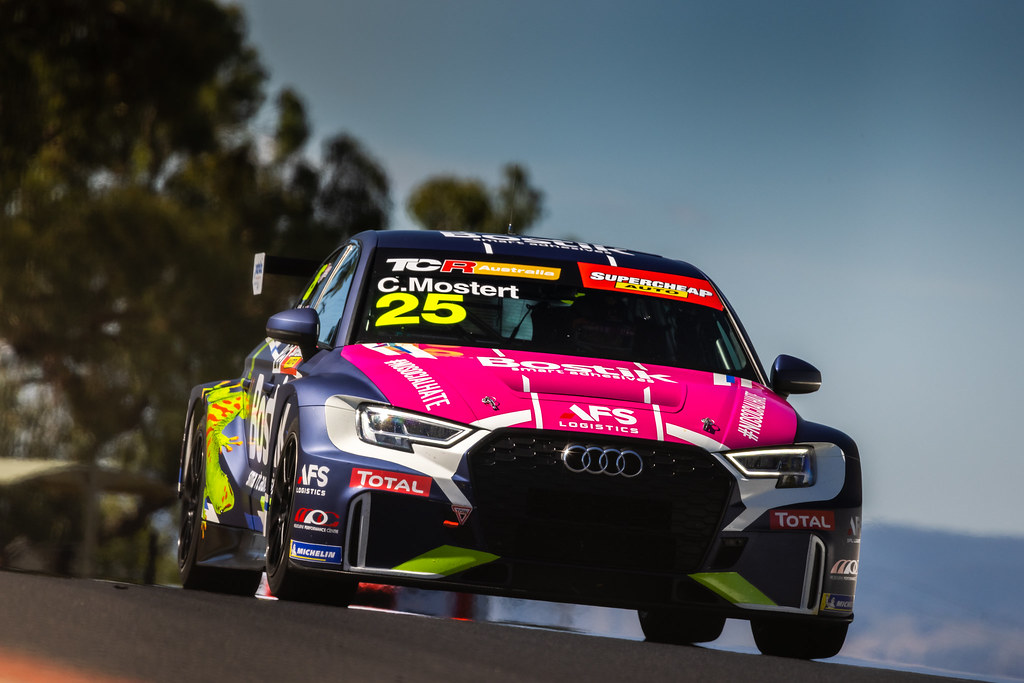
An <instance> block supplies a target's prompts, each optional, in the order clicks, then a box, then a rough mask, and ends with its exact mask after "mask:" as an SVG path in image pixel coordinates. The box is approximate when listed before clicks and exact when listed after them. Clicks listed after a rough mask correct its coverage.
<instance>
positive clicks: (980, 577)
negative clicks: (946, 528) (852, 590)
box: [842, 525, 1024, 680]
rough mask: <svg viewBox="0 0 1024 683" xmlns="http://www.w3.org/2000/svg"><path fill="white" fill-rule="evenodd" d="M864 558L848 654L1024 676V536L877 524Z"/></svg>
mask: <svg viewBox="0 0 1024 683" xmlns="http://www.w3.org/2000/svg"><path fill="white" fill-rule="evenodd" d="M1022 532H1024V528H1022ZM860 560H861V561H860V575H859V577H858V583H857V600H856V604H855V605H854V612H855V614H856V618H855V620H854V623H853V626H852V627H851V629H850V635H849V638H848V639H847V644H846V647H844V648H843V652H842V656H844V657H851V658H857V659H864V660H868V661H877V662H885V663H891V664H909V665H921V666H927V667H929V668H936V669H945V670H950V671H963V672H967V673H973V674H979V675H983V676H993V677H1004V678H1016V679H1021V680H1024V590H1022V580H1024V538H1021V537H985V536H967V535H962V534H953V533H947V532H941V531H924V530H920V529H912V528H907V527H899V526H890V525H871V526H866V528H865V529H864V532H863V541H862V543H861V554H860Z"/></svg>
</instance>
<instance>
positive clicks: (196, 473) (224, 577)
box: [178, 414, 261, 596]
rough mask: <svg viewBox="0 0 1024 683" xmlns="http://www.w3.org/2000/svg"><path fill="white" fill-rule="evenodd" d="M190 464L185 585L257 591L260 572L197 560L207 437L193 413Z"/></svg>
mask: <svg viewBox="0 0 1024 683" xmlns="http://www.w3.org/2000/svg"><path fill="white" fill-rule="evenodd" d="M189 449H190V455H189V458H188V464H187V465H185V464H184V463H183V472H182V487H181V516H180V520H179V524H178V575H179V576H180V577H181V585H182V587H183V588H188V589H191V590H203V591H212V592H214V593H230V594H232V595H249V596H251V595H254V594H255V593H256V589H257V588H259V585H260V578H261V577H260V572H250V571H244V570H240V569H222V568H220V567H203V566H201V565H199V564H198V562H197V559H196V558H197V557H198V555H199V542H200V540H201V538H202V534H203V524H204V522H203V501H204V500H205V498H206V480H205V477H206V437H205V436H204V434H203V429H202V425H201V424H200V423H199V421H198V418H197V416H196V415H195V414H193V416H192V419H191V421H190V426H189Z"/></svg>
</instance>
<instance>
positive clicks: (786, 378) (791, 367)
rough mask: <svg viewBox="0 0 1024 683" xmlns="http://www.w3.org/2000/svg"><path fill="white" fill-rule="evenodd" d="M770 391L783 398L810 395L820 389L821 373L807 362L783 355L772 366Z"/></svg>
mask: <svg viewBox="0 0 1024 683" xmlns="http://www.w3.org/2000/svg"><path fill="white" fill-rule="evenodd" d="M771 383H772V390H773V391H775V393H776V394H780V395H781V396H782V397H783V398H785V397H786V396H789V395H790V394H810V393H812V392H815V391H817V390H818V389H819V388H821V372H820V371H819V370H818V368H816V367H814V366H813V365H811V364H810V363H808V362H807V361H803V360H800V359H799V358H794V357H793V356H787V355H785V354H783V355H781V356H779V357H778V358H776V359H775V363H773V364H772V376H771Z"/></svg>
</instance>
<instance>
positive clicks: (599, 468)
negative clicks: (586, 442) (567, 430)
mask: <svg viewBox="0 0 1024 683" xmlns="http://www.w3.org/2000/svg"><path fill="white" fill-rule="evenodd" d="M562 463H563V464H565V466H566V467H567V468H568V469H569V471H571V472H589V473H590V474H610V475H612V476H614V475H619V474H621V475H622V476H623V477H635V476H636V475H638V474H640V473H641V472H642V471H643V469H644V461H643V458H641V457H640V454H639V453H637V452H636V451H631V450H629V449H626V450H619V449H618V448H601V447H600V446H581V445H579V444H572V445H570V446H566V447H565V450H563V451H562Z"/></svg>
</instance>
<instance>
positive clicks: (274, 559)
mask: <svg viewBox="0 0 1024 683" xmlns="http://www.w3.org/2000/svg"><path fill="white" fill-rule="evenodd" d="M297 412H298V411H297V410H289V411H286V412H285V414H288V413H291V414H292V415H295V414H296V413H297ZM298 426H299V424H298V417H297V416H295V417H293V418H292V419H291V420H290V421H289V424H288V429H287V431H286V432H285V433H284V436H283V437H282V439H283V441H282V443H281V445H280V451H279V458H275V462H276V466H275V467H274V474H273V477H272V478H271V483H270V505H269V509H268V511H267V585H268V586H269V587H270V593H271V594H272V595H273V596H274V597H276V598H278V599H280V600H296V601H299V602H318V603H322V604H325V605H336V606H338V607H347V606H348V604H349V603H350V602H352V599H353V598H354V597H355V593H356V588H357V587H358V585H359V584H358V582H357V581H354V580H352V579H346V578H338V579H329V578H324V577H320V576H311V575H309V574H302V573H301V571H300V570H299V569H298V568H296V567H295V566H293V565H292V564H291V562H290V560H289V555H290V552H289V550H290V548H291V542H292V539H291V536H292V517H293V515H294V514H295V511H294V498H295V481H296V474H297V472H298V455H299V436H298V434H299V431H298Z"/></svg>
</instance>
